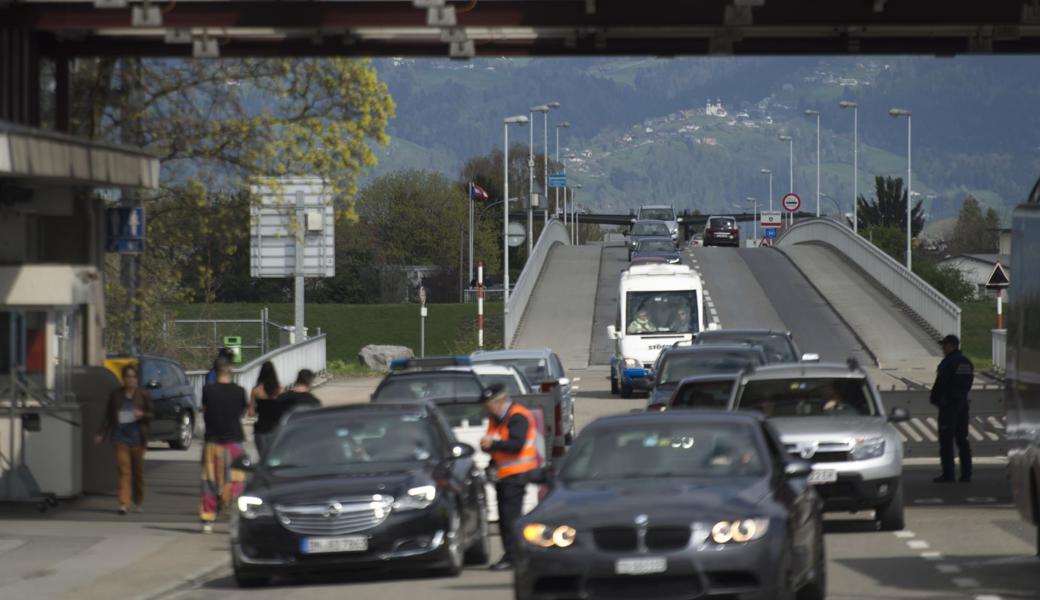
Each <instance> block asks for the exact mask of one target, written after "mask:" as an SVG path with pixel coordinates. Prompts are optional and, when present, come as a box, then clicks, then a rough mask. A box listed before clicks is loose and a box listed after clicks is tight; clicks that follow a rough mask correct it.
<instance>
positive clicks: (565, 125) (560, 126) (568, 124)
mask: <svg viewBox="0 0 1040 600" xmlns="http://www.w3.org/2000/svg"><path fill="white" fill-rule="evenodd" d="M570 126H571V124H570V122H569V121H564V122H563V123H560V124H559V125H557V126H556V128H557V129H566V128H568V127H570Z"/></svg>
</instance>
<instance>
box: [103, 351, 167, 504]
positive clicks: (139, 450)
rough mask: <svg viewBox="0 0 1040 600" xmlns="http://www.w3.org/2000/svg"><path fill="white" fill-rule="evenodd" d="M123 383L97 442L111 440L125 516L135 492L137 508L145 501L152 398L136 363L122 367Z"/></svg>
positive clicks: (111, 400)
mask: <svg viewBox="0 0 1040 600" xmlns="http://www.w3.org/2000/svg"><path fill="white" fill-rule="evenodd" d="M122 375H123V385H122V386H120V387H118V388H116V389H115V390H113V391H112V394H111V395H109V397H108V406H107V408H106V410H105V417H104V420H103V421H102V423H101V429H100V430H99V431H98V433H97V436H95V438H94V441H95V442H96V443H98V444H100V443H101V442H103V441H105V440H109V441H111V442H112V446H113V447H114V448H115V453H116V471H117V472H118V474H119V514H121V515H125V514H126V512H127V507H128V506H129V505H130V499H131V492H132V493H133V501H134V510H135V511H136V512H141V503H142V502H143V501H144V449H145V447H146V446H147V445H148V430H149V424H150V423H151V420H152V416H153V412H154V411H153V409H152V399H151V397H150V396H149V395H148V392H146V391H144V390H142V389H141V388H140V387H139V385H138V384H139V376H138V372H137V367H136V366H135V365H126V366H125V367H123V371H122Z"/></svg>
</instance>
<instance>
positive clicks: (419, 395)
mask: <svg viewBox="0 0 1040 600" xmlns="http://www.w3.org/2000/svg"><path fill="white" fill-rule="evenodd" d="M481 391H482V388H481V386H480V382H479V380H478V379H477V378H476V377H473V376H472V375H459V376H450V375H448V376H446V375H436V376H432V377H429V378H426V377H401V378H393V379H390V380H389V381H387V382H386V383H385V384H384V385H383V386H382V387H380V388H379V390H378V391H377V392H376V393H375V396H374V397H373V398H372V399H373V401H376V402H382V401H388V400H389V401H393V400H442V399H453V398H463V399H474V400H475V399H477V398H478V397H479V396H480V392H481Z"/></svg>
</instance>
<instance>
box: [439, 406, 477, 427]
mask: <svg viewBox="0 0 1040 600" xmlns="http://www.w3.org/2000/svg"><path fill="white" fill-rule="evenodd" d="M437 408H438V409H440V411H441V414H442V415H444V419H445V420H447V421H448V425H450V426H451V427H486V425H482V423H484V422H485V421H486V420H487V418H488V414H487V411H486V410H485V409H484V405H483V404H481V403H479V402H454V403H451V404H438V405H437Z"/></svg>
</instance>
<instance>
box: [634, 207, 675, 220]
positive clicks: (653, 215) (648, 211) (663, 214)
mask: <svg viewBox="0 0 1040 600" xmlns="http://www.w3.org/2000/svg"><path fill="white" fill-rule="evenodd" d="M639 218H640V219H653V220H654V221H674V220H675V214H674V213H672V209H670V208H644V209H641V210H640V211H639Z"/></svg>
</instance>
